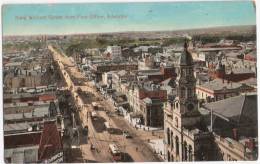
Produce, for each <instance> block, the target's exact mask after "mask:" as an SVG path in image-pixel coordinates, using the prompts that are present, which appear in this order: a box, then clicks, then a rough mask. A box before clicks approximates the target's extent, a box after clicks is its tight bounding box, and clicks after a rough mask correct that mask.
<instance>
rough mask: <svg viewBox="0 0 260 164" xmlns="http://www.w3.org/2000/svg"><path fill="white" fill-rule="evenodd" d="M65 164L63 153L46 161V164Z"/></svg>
mask: <svg viewBox="0 0 260 164" xmlns="http://www.w3.org/2000/svg"><path fill="white" fill-rule="evenodd" d="M61 162H63V152H59V153H57V154H55V155H54V156H52V157H50V158H49V159H47V160H46V163H61Z"/></svg>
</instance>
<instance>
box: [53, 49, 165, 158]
mask: <svg viewBox="0 0 260 164" xmlns="http://www.w3.org/2000/svg"><path fill="white" fill-rule="evenodd" d="M48 48H49V49H50V50H51V51H52V54H53V57H54V60H56V61H58V64H59V66H60V69H61V72H62V75H63V76H64V78H65V81H66V83H67V84H68V89H70V91H71V93H72V95H73V96H74V98H75V102H76V103H77V104H76V105H77V106H78V110H77V111H78V116H75V118H76V119H77V121H78V122H80V124H81V125H78V127H80V128H79V132H80V133H79V134H80V135H79V138H80V142H79V145H77V146H78V147H79V148H80V151H81V152H80V153H81V156H82V158H83V159H82V160H83V161H85V162H88V161H97V162H112V156H111V155H110V153H109V152H108V150H109V148H108V145H109V144H110V143H115V144H116V145H118V146H119V148H120V150H121V151H122V152H123V158H124V159H125V160H124V161H128V162H131V161H135V162H152V161H153V162H155V161H162V159H160V158H159V157H158V155H156V154H155V153H154V152H153V150H152V149H151V148H150V146H149V145H148V142H149V140H151V139H156V138H162V137H163V131H162V130H158V131H155V132H154V133H153V134H152V132H151V131H144V130H140V129H138V130H137V129H135V128H134V127H132V126H131V125H130V124H129V123H128V121H127V120H125V119H124V118H123V117H122V116H118V115H117V114H116V113H115V109H114V106H113V105H112V103H111V102H110V101H109V100H108V99H104V98H103V96H102V95H101V94H100V93H99V92H97V91H96V90H95V88H94V86H93V84H92V85H91V82H89V81H87V80H83V82H81V83H80V85H78V82H77V84H75V81H76V80H77V79H86V78H85V77H84V76H83V75H82V74H81V72H80V71H79V70H78V68H77V66H76V65H75V64H74V63H72V61H71V60H70V59H69V58H68V57H67V56H65V55H64V54H60V53H59V52H58V51H57V50H56V49H54V48H53V47H52V46H51V45H49V46H48ZM61 53H62V52H61ZM72 79H74V81H73V80H72ZM75 79H76V80H75ZM81 81H82V80H81ZM78 88H80V90H81V91H82V92H83V93H89V94H91V95H92V97H91V100H92V101H95V102H97V103H99V104H100V106H102V109H101V110H96V111H95V112H96V113H97V116H96V117H94V118H92V117H91V114H90V113H91V112H92V111H93V110H94V109H93V108H92V106H91V102H87V103H86V102H84V101H83V100H82V99H81V96H80V95H79V94H78V92H77V91H78V90H79V89H78ZM104 122H109V124H110V126H111V127H112V128H113V129H114V130H113V131H114V133H112V134H111V133H109V132H108V131H107V130H106V129H105V126H104ZM85 126H88V129H89V133H88V138H89V139H88V141H87V142H86V140H87V137H86V136H84V135H83V134H82V131H81V129H82V127H85ZM125 130H127V131H128V132H129V133H130V134H131V136H132V138H125V137H124V136H123V135H122V132H123V131H125ZM91 144H93V146H94V147H95V150H91V149H90V145H91Z"/></svg>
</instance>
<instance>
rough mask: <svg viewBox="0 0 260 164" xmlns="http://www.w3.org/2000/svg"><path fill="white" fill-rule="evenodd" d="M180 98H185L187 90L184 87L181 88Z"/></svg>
mask: <svg viewBox="0 0 260 164" xmlns="http://www.w3.org/2000/svg"><path fill="white" fill-rule="evenodd" d="M180 97H182V98H183V97H185V88H184V87H181V95H180Z"/></svg>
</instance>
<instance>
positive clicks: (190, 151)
mask: <svg viewBox="0 0 260 164" xmlns="http://www.w3.org/2000/svg"><path fill="white" fill-rule="evenodd" d="M188 152H189V153H188V158H189V159H188V160H189V161H192V160H193V159H192V147H191V145H189V150H188Z"/></svg>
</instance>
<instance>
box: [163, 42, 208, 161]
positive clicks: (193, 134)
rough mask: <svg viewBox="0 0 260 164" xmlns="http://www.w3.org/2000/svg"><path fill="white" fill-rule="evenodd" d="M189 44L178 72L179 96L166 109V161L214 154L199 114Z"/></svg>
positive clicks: (182, 56)
mask: <svg viewBox="0 0 260 164" xmlns="http://www.w3.org/2000/svg"><path fill="white" fill-rule="evenodd" d="M188 44H189V43H188V41H187V40H186V41H185V43H184V51H183V52H182V54H181V56H180V58H179V66H178V68H177V69H176V70H177V74H178V76H177V78H176V84H177V87H176V90H177V96H176V98H175V99H174V100H169V101H168V103H167V105H166V107H165V110H164V126H165V132H164V133H165V149H166V150H165V151H166V152H167V153H166V158H167V161H197V160H205V159H209V157H210V155H208V154H207V153H209V152H211V151H208V150H210V148H211V146H212V139H211V134H210V133H208V132H205V131H204V126H203V124H202V123H203V122H202V120H201V115H200V112H199V111H198V100H197V96H196V92H195V88H196V79H195V77H194V70H193V69H194V63H193V59H192V54H191V51H190V49H189V46H188ZM205 150H206V151H205Z"/></svg>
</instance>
